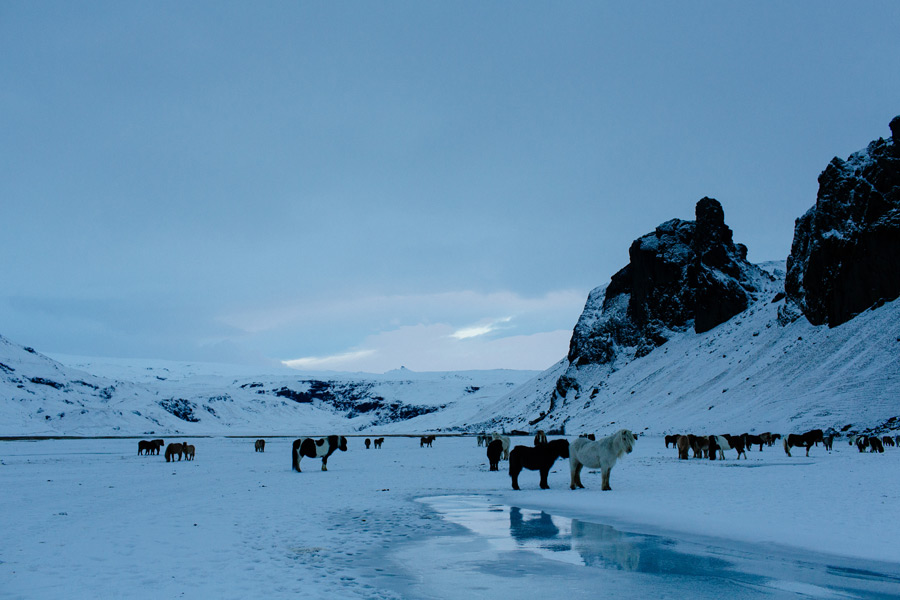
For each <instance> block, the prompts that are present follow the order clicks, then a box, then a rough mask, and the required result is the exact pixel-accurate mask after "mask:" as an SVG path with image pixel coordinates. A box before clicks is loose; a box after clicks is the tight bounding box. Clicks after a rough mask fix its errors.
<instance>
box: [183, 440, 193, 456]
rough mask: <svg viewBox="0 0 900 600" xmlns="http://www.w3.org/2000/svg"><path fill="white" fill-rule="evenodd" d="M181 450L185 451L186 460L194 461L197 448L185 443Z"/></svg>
mask: <svg viewBox="0 0 900 600" xmlns="http://www.w3.org/2000/svg"><path fill="white" fill-rule="evenodd" d="M181 448H182V450H184V460H194V452H195V448H194V447H193V446H192V445H191V444H188V443H187V442H183V443H182V444H181Z"/></svg>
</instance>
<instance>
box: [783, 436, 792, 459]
mask: <svg viewBox="0 0 900 600" xmlns="http://www.w3.org/2000/svg"><path fill="white" fill-rule="evenodd" d="M784 453H785V454H787V455H788V456H790V455H791V445H790V444H788V441H787V439H785V440H784Z"/></svg>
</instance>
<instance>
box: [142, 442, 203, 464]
mask: <svg viewBox="0 0 900 600" xmlns="http://www.w3.org/2000/svg"><path fill="white" fill-rule="evenodd" d="M165 444H166V442H165V441H163V440H141V441H140V442H138V454H144V455H148V456H149V455H151V454H159V449H160V448H162V447H163V446H165ZM195 453H196V449H195V448H194V446H193V445H192V444H188V443H187V442H175V443H172V444H169V445H168V446H166V452H165V456H166V462H173V461H174V460H175V456H176V455H177V456H178V460H179V461H180V460H181V457H182V456H183V457H184V460H194V454H195Z"/></svg>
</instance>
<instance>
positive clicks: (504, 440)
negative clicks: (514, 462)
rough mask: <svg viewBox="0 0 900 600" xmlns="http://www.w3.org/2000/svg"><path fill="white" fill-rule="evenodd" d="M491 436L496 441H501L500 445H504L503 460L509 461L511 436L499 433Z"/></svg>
mask: <svg viewBox="0 0 900 600" xmlns="http://www.w3.org/2000/svg"><path fill="white" fill-rule="evenodd" d="M491 436H492V438H493V439H494V440H500V443H501V444H503V460H509V436H507V435H501V434H499V433H493V434H491Z"/></svg>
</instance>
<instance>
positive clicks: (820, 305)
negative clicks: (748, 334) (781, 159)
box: [781, 116, 900, 327]
mask: <svg viewBox="0 0 900 600" xmlns="http://www.w3.org/2000/svg"><path fill="white" fill-rule="evenodd" d="M890 127H891V134H892V137H891V138H890V139H887V140H885V139H878V140H876V141H874V142H872V143H870V144H869V146H868V147H867V148H866V149H865V150H861V151H859V152H857V153H855V154H852V155H851V156H850V157H849V158H848V159H847V160H841V159H839V158H837V157H835V158H834V159H833V160H832V161H831V163H830V164H829V165H828V167H827V168H826V169H825V170H824V171H823V172H822V174H821V175H819V192H818V195H817V197H816V204H815V206H813V207H812V208H810V209H809V210H808V211H807V212H806V214H804V215H803V216H802V217H800V218H799V219H797V221H796V225H795V227H794V241H793V244H792V246H791V254H790V256H789V257H788V259H787V278H786V280H785V292H786V294H787V298H788V302H787V304H786V305H785V307H784V309H783V310H782V312H781V320H782V322H790V321H791V320H793V319H796V318H797V317H798V316H799V315H800V314H801V313H802V314H803V315H804V316H806V318H807V319H808V320H809V322H810V323H812V324H813V325H823V324H828V325H830V326H832V327H834V326H837V325H840V324H842V323H845V322H847V321H848V320H850V319H852V318H853V317H854V316H855V315H857V314H859V313H860V312H862V311H864V310H866V309H868V308H871V307H873V306H877V305H879V304H882V303H884V302H885V301H890V300H894V299H896V298H897V297H898V296H900V144H898V141H900V116H898V117H895V118H894V119H893V120H892V121H891V124H890Z"/></svg>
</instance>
